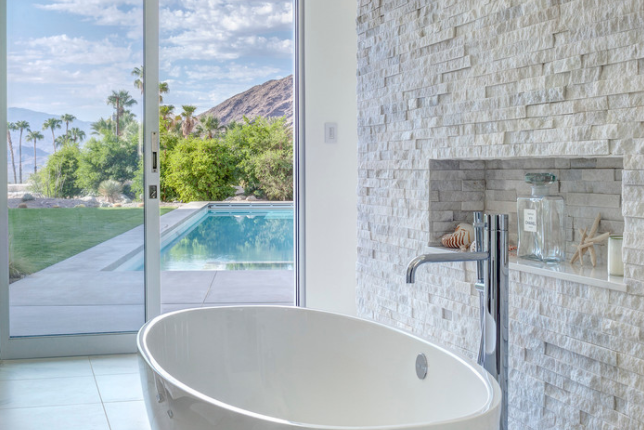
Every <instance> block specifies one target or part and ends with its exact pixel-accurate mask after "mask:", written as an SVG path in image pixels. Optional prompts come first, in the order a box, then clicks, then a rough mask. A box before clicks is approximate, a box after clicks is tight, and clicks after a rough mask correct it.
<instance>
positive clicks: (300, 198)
mask: <svg viewBox="0 0 644 430" xmlns="http://www.w3.org/2000/svg"><path fill="white" fill-rule="evenodd" d="M293 24H294V25H293V26H294V34H293V40H294V46H295V52H294V62H293V103H294V109H293V111H294V113H295V114H294V115H293V118H294V124H293V156H294V160H293V180H294V182H295V183H294V188H293V200H294V201H293V210H294V213H293V216H294V220H295V226H294V227H295V232H294V234H295V306H299V307H303V308H305V307H306V306H307V305H306V258H305V257H306V256H305V250H306V247H305V243H306V221H305V220H306V217H305V208H306V205H305V202H306V200H305V199H306V196H305V195H304V190H305V189H306V188H305V184H306V181H305V179H306V177H305V172H304V156H305V149H304V136H305V134H304V129H305V123H304V118H305V117H304V0H293ZM5 164H6V163H5Z"/></svg>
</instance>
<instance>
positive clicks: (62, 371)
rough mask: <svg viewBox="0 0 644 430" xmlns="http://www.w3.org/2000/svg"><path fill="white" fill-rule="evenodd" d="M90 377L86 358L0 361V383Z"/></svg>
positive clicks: (90, 371) (89, 368)
mask: <svg viewBox="0 0 644 430" xmlns="http://www.w3.org/2000/svg"><path fill="white" fill-rule="evenodd" d="M72 376H92V368H91V367H90V365H89V360H88V358H87V357H74V358H47V359H38V360H4V361H0V381H6V380H13V379H44V378H66V377H72Z"/></svg>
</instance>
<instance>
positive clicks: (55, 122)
mask: <svg viewBox="0 0 644 430" xmlns="http://www.w3.org/2000/svg"><path fill="white" fill-rule="evenodd" d="M62 123H63V122H62V121H61V120H59V119H56V118H49V119H48V120H47V121H45V123H44V124H43V125H42V129H43V130H47V129H50V130H51V142H52V144H53V145H54V154H55V153H56V135H55V134H54V130H55V129H57V128H60V125H61V124H62Z"/></svg>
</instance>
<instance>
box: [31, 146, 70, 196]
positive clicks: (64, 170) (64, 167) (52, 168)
mask: <svg viewBox="0 0 644 430" xmlns="http://www.w3.org/2000/svg"><path fill="white" fill-rule="evenodd" d="M80 157H81V152H80V149H78V147H77V146H76V145H65V146H63V147H62V148H61V149H59V150H58V151H57V152H56V153H54V154H52V155H50V156H49V158H48V159H47V164H46V165H45V167H43V168H42V169H41V170H40V172H38V173H36V174H35V175H32V176H31V178H30V184H31V185H30V188H31V190H32V191H34V192H38V193H40V194H43V195H45V196H47V197H59V198H65V197H74V196H78V195H80V194H81V192H82V188H81V187H80V186H79V184H78V164H79V159H80Z"/></svg>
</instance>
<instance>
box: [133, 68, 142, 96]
mask: <svg viewBox="0 0 644 430" xmlns="http://www.w3.org/2000/svg"><path fill="white" fill-rule="evenodd" d="M131 74H132V76H136V79H135V80H134V87H135V88H137V89H139V90H141V95H143V66H141V67H135V68H134V69H132V73H131Z"/></svg>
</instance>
